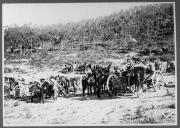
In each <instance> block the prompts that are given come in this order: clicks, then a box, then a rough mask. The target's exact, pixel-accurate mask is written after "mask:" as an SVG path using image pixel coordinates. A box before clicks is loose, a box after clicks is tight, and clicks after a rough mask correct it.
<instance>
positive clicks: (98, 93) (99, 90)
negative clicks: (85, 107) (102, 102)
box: [97, 84, 101, 98]
mask: <svg viewBox="0 0 180 128" xmlns="http://www.w3.org/2000/svg"><path fill="white" fill-rule="evenodd" d="M100 93H101V88H100V85H99V84H98V86H97V97H98V98H100V97H101V94H100Z"/></svg>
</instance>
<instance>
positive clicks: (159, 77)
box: [152, 70, 164, 91]
mask: <svg viewBox="0 0 180 128" xmlns="http://www.w3.org/2000/svg"><path fill="white" fill-rule="evenodd" d="M152 84H153V88H154V90H155V91H158V90H160V89H162V88H163V87H164V81H163V74H162V73H161V71H159V70H157V71H155V72H154V74H153V78H152Z"/></svg>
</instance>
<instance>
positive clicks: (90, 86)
mask: <svg viewBox="0 0 180 128" xmlns="http://www.w3.org/2000/svg"><path fill="white" fill-rule="evenodd" d="M89 88H90V95H92V84H90V85H89Z"/></svg>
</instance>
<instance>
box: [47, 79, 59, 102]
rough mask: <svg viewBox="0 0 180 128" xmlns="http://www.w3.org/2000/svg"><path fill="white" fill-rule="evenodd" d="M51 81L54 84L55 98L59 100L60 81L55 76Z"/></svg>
mask: <svg viewBox="0 0 180 128" xmlns="http://www.w3.org/2000/svg"><path fill="white" fill-rule="evenodd" d="M49 81H50V82H51V83H52V85H53V91H54V100H57V97H58V85H59V84H58V82H57V81H56V80H55V79H54V78H52V77H51V78H50V79H49Z"/></svg>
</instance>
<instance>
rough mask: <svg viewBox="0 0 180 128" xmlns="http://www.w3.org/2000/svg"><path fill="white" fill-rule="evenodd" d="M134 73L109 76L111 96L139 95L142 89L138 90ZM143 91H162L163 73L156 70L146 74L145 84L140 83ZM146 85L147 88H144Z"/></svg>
mask: <svg viewBox="0 0 180 128" xmlns="http://www.w3.org/2000/svg"><path fill="white" fill-rule="evenodd" d="M133 79H134V74H133V71H130V72H129V73H128V75H126V76H122V75H121V76H118V75H117V74H111V75H109V77H108V79H107V83H106V84H107V92H108V94H109V96H112V95H114V96H117V94H119V93H120V94H122V95H124V94H125V93H126V92H129V93H133V94H135V93H136V92H137V93H138V92H139V90H140V89H137V87H136V86H135V82H134V80H133ZM140 85H142V86H140V87H143V88H141V89H143V91H144V90H150V89H153V90H154V91H158V90H161V89H162V88H163V87H164V81H163V73H162V72H161V71H160V70H156V71H154V72H152V73H150V74H147V73H145V77H144V80H143V82H141V83H140ZM144 85H146V87H145V88H144Z"/></svg>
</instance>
